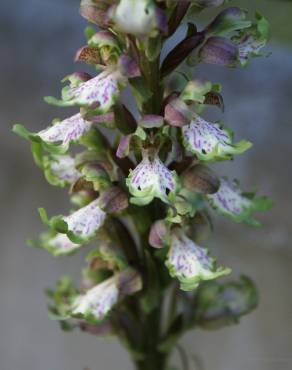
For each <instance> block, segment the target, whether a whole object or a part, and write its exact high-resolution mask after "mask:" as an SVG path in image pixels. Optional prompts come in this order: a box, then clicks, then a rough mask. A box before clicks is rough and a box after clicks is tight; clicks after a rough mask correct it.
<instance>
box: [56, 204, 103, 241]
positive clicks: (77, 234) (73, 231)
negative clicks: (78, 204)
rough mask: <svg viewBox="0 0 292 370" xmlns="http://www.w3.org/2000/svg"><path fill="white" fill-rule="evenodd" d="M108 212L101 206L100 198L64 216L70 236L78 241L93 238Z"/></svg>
mask: <svg viewBox="0 0 292 370" xmlns="http://www.w3.org/2000/svg"><path fill="white" fill-rule="evenodd" d="M105 216H106V213H105V212H104V211H103V210H102V209H101V208H100V207H99V199H96V200H94V201H93V202H91V203H89V204H88V205H87V206H85V207H83V208H80V209H79V210H78V211H76V212H74V213H72V214H71V215H70V216H66V217H63V221H64V222H65V223H66V224H67V227H68V232H67V233H68V236H69V237H70V239H73V241H74V238H75V239H76V241H79V240H80V241H87V240H89V239H91V238H92V237H93V236H94V235H95V234H96V231H97V230H98V229H99V228H100V227H101V226H102V225H103V223H104V220H105Z"/></svg>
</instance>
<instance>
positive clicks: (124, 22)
mask: <svg viewBox="0 0 292 370" xmlns="http://www.w3.org/2000/svg"><path fill="white" fill-rule="evenodd" d="M129 14H131V16H130V17H129ZM111 18H112V20H113V21H114V23H115V28H116V29H117V30H119V31H121V32H124V33H129V34H132V35H135V36H138V37H139V36H140V37H145V36H147V37H153V36H156V35H157V33H158V30H161V31H162V32H166V30H167V22H166V16H165V15H164V13H163V12H162V10H161V9H159V8H158V7H157V6H156V5H155V2H154V1H153V0H139V1H136V0H120V2H119V4H118V5H117V6H116V7H114V8H113V10H112V12H111Z"/></svg>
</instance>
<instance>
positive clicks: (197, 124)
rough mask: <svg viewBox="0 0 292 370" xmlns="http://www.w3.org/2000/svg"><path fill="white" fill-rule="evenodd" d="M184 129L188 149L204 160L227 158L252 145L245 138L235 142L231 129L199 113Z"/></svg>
mask: <svg viewBox="0 0 292 370" xmlns="http://www.w3.org/2000/svg"><path fill="white" fill-rule="evenodd" d="M182 131H183V139H184V144H185V147H186V149H188V150H189V151H190V152H192V153H194V154H196V156H197V157H198V158H199V159H200V160H202V161H210V160H215V161H216V160H225V159H228V158H231V157H232V156H233V155H235V154H241V153H243V152H244V151H246V150H247V149H249V148H250V147H251V143H250V142H248V141H245V140H242V141H240V142H239V143H237V144H233V143H232V134H231V133H230V131H228V130H226V129H224V128H223V127H221V126H220V125H219V124H216V123H209V122H207V121H205V120H204V119H203V118H201V117H200V116H198V115H197V116H195V118H194V120H193V121H192V122H191V123H190V125H187V126H184V127H183V128H182Z"/></svg>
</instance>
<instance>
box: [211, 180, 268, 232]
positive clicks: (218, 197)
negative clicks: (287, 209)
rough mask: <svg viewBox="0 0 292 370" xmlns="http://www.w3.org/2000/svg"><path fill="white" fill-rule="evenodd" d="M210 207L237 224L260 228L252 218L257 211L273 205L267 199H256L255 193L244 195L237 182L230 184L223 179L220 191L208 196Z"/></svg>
mask: <svg viewBox="0 0 292 370" xmlns="http://www.w3.org/2000/svg"><path fill="white" fill-rule="evenodd" d="M207 199H208V201H209V203H210V205H211V206H212V207H213V208H214V209H215V210H216V211H217V212H218V213H220V214H222V215H224V216H228V217H230V218H231V219H232V220H234V221H235V222H243V221H245V222H247V223H249V224H252V225H255V226H259V225H260V224H259V222H258V221H257V220H255V219H253V218H252V214H253V213H254V212H257V211H262V212H264V211H266V210H268V209H270V208H271V207H272V205H273V202H272V201H271V199H269V198H267V197H258V198H256V197H255V194H254V193H243V192H242V191H241V190H240V188H239V185H238V183H237V182H235V181H234V182H229V181H227V180H226V179H225V178H221V180H220V187H219V190H218V191H217V192H216V193H215V194H209V195H207Z"/></svg>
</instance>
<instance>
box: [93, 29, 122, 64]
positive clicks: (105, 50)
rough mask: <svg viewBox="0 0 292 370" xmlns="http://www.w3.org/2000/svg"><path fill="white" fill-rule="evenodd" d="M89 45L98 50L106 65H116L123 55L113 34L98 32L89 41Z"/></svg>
mask: <svg viewBox="0 0 292 370" xmlns="http://www.w3.org/2000/svg"><path fill="white" fill-rule="evenodd" d="M88 45H89V46H90V47H92V48H95V49H98V52H99V55H100V59H101V61H102V62H103V63H104V64H105V65H111V64H116V63H117V61H118V59H119V56H120V54H121V50H120V47H119V45H118V42H117V40H116V38H115V37H114V35H113V33H112V32H109V31H99V32H96V33H95V34H94V35H93V36H92V37H91V38H90V39H89V40H88Z"/></svg>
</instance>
